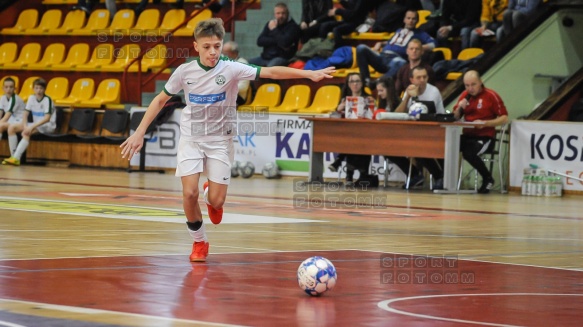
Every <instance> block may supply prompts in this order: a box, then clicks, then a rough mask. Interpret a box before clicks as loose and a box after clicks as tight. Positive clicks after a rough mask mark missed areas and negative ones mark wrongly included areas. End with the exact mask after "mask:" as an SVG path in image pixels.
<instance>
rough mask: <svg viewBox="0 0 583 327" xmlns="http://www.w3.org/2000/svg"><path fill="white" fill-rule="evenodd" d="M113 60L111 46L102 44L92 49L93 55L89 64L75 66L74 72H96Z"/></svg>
mask: <svg viewBox="0 0 583 327" xmlns="http://www.w3.org/2000/svg"><path fill="white" fill-rule="evenodd" d="M113 59H114V49H113V44H110V43H102V44H99V45H98V46H96V47H95V49H93V54H91V58H90V59H89V62H87V63H86V64H81V65H77V66H75V67H74V68H73V70H75V71H96V70H99V69H100V68H101V67H103V66H105V65H109V64H111V63H112V62H113Z"/></svg>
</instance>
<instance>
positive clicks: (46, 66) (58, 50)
mask: <svg viewBox="0 0 583 327" xmlns="http://www.w3.org/2000/svg"><path fill="white" fill-rule="evenodd" d="M64 58H65V45H64V44H63V43H52V44H49V46H48V47H47V48H46V49H45V53H44V54H43V57H42V58H41V60H40V61H39V62H37V63H34V64H30V65H28V69H36V70H51V67H52V66H53V65H56V64H60V63H61V62H63V59H64Z"/></svg>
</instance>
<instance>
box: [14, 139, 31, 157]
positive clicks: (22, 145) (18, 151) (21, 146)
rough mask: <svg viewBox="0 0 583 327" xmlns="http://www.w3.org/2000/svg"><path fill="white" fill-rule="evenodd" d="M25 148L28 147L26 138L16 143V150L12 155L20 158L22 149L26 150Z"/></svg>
mask: <svg viewBox="0 0 583 327" xmlns="http://www.w3.org/2000/svg"><path fill="white" fill-rule="evenodd" d="M26 148H28V140H27V139H22V140H20V143H18V146H17V147H16V151H14V155H12V156H13V157H14V158H16V159H18V160H20V157H22V154H23V153H24V151H26Z"/></svg>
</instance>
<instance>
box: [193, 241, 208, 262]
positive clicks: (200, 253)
mask: <svg viewBox="0 0 583 327" xmlns="http://www.w3.org/2000/svg"><path fill="white" fill-rule="evenodd" d="M208 255H209V243H208V242H194V244H192V253H191V254H190V261H206V257H207V256H208Z"/></svg>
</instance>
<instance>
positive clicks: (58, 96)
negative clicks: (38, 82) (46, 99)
mask: <svg viewBox="0 0 583 327" xmlns="http://www.w3.org/2000/svg"><path fill="white" fill-rule="evenodd" d="M45 93H46V94H47V95H48V96H50V97H51V99H53V102H56V101H61V100H62V99H64V98H66V97H67V95H68V94H69V80H68V79H67V78H66V77H53V78H51V80H50V81H49V82H48V83H47V89H46V90H45Z"/></svg>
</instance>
